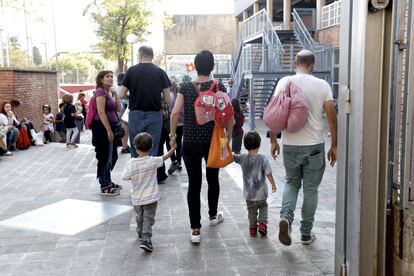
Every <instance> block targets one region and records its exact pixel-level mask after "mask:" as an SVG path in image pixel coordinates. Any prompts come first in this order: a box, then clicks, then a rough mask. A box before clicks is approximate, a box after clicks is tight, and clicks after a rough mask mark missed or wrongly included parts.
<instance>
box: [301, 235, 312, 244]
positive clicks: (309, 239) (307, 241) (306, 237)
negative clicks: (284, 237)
mask: <svg viewBox="0 0 414 276" xmlns="http://www.w3.org/2000/svg"><path fill="white" fill-rule="evenodd" d="M314 240H316V236H315V234H313V233H311V234H310V235H302V236H301V238H300V241H301V242H302V244H303V245H309V244H311V243H312V242H313V241H314Z"/></svg>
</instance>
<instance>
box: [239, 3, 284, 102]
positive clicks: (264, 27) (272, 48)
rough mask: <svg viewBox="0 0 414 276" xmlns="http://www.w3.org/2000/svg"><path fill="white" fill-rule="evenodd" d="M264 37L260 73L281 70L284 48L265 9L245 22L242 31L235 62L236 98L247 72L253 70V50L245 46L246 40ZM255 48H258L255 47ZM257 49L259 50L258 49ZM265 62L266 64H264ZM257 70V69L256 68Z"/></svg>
mask: <svg viewBox="0 0 414 276" xmlns="http://www.w3.org/2000/svg"><path fill="white" fill-rule="evenodd" d="M255 37H257V38H259V37H262V44H261V47H262V55H261V57H260V58H261V61H260V62H261V63H260V66H259V68H258V70H259V71H268V70H271V71H276V70H278V69H280V68H281V64H282V59H283V52H284V49H283V46H282V43H281V42H280V40H279V37H278V36H277V34H276V31H275V29H274V27H273V25H272V22H271V21H270V19H269V17H268V16H267V12H266V10H265V9H263V10H261V11H259V12H258V13H256V14H254V15H253V16H251V17H249V18H248V19H246V20H245V21H243V23H242V26H241V31H240V40H239V45H238V48H237V51H239V52H238V53H237V52H236V57H235V59H234V60H233V74H232V77H233V89H234V91H235V93H234V96H236V95H237V94H238V93H239V90H240V88H241V87H242V85H243V78H244V74H245V73H246V72H252V69H253V67H252V66H253V59H254V58H255V56H254V55H253V48H252V46H249V45H248V44H247V45H246V46H244V43H245V42H246V40H249V39H254V38H255ZM254 47H257V45H255V46H254ZM256 49H257V48H256ZM262 61H264V62H262ZM254 69H256V68H254Z"/></svg>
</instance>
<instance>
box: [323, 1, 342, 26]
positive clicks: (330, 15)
mask: <svg viewBox="0 0 414 276" xmlns="http://www.w3.org/2000/svg"><path fill="white" fill-rule="evenodd" d="M340 22H341V1H335V2H333V3H332V4H329V5H326V6H325V7H323V8H322V22H321V28H322V29H324V28H329V27H332V26H335V25H338V24H339V23H340Z"/></svg>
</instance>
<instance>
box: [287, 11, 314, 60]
mask: <svg viewBox="0 0 414 276" xmlns="http://www.w3.org/2000/svg"><path fill="white" fill-rule="evenodd" d="M292 15H293V26H294V30H295V32H296V34H297V35H298V38H299V40H300V42H301V43H302V45H303V48H305V49H307V50H311V51H313V52H314V51H315V41H314V40H313V38H312V36H311V35H310V33H309V32H308V30H307V29H306V26H305V24H304V23H303V21H302V19H301V18H300V16H299V14H298V12H297V11H296V9H293V12H292Z"/></svg>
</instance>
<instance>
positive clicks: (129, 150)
mask: <svg viewBox="0 0 414 276" xmlns="http://www.w3.org/2000/svg"><path fill="white" fill-rule="evenodd" d="M121 153H131V148H130V147H129V146H128V147H126V148H122V150H121Z"/></svg>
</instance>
